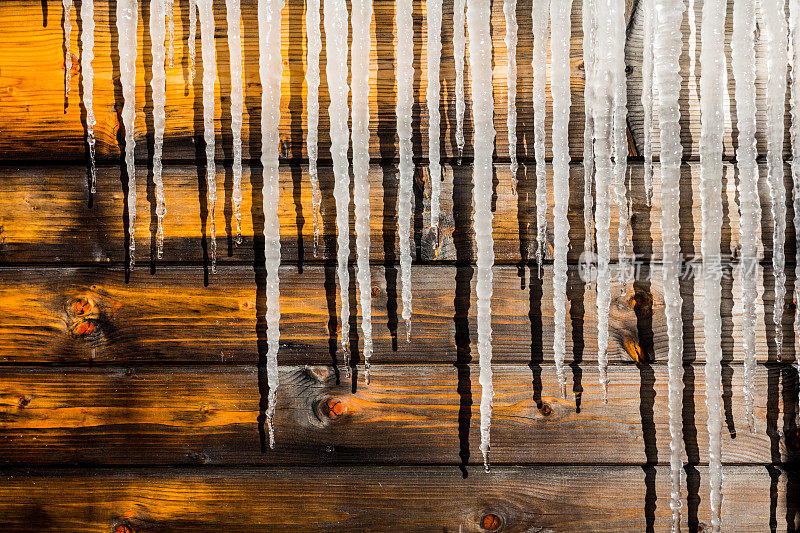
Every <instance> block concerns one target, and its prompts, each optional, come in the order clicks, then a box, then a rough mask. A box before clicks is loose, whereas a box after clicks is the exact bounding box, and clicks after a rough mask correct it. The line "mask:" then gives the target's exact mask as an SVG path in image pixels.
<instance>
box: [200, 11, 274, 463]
mask: <svg viewBox="0 0 800 533" xmlns="http://www.w3.org/2000/svg"><path fill="white" fill-rule="evenodd" d="M201 1H205V0H201ZM209 4H210V1H209ZM283 5H284V4H283V0H258V52H259V58H258V67H259V74H260V78H261V166H262V167H263V169H264V170H263V172H264V175H263V179H264V183H263V188H262V194H263V209H264V266H265V270H266V273H267V279H266V282H267V283H266V284H267V290H266V293H267V294H266V297H267V314H266V321H267V380H268V384H269V395H268V399H267V412H266V418H267V427H268V428H269V445H270V448H274V447H275V432H274V429H273V418H274V415H275V403H276V401H277V396H278V385H279V384H280V381H279V378H278V348H279V346H280V319H281V310H280V280H279V278H278V269H279V267H280V264H281V239H280V222H279V220H278V202H279V199H280V183H279V178H278V149H279V146H280V138H279V136H278V125H279V123H280V118H281V77H282V75H283V61H282V58H281V10H282V9H283ZM201 15H202V11H201ZM201 24H202V22H201ZM212 37H213V32H212ZM204 43H205V39H204ZM205 57H206V54H205V50H204V51H203V60H204V63H205ZM203 73H204V77H205V64H204V65H203Z"/></svg>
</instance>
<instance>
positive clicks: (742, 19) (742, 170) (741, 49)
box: [731, 0, 761, 431]
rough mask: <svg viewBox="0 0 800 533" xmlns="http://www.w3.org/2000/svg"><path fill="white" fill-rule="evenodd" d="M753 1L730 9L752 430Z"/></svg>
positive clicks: (757, 207) (755, 224)
mask: <svg viewBox="0 0 800 533" xmlns="http://www.w3.org/2000/svg"><path fill="white" fill-rule="evenodd" d="M755 30H756V6H755V0H737V2H735V3H734V5H733V37H732V39H731V65H732V67H733V76H734V79H735V81H736V87H735V93H734V96H735V98H734V99H735V100H736V116H737V123H736V129H737V130H738V132H739V136H738V146H737V148H736V162H737V167H738V170H739V205H740V210H741V216H740V217H739V218H740V224H741V227H740V242H741V245H742V259H741V268H742V307H743V312H742V340H743V341H744V399H745V418H746V420H747V427H748V428H749V429H750V431H754V430H755V420H754V417H753V397H754V393H755V374H756V319H757V315H756V299H757V298H758V289H757V287H756V281H757V278H758V270H757V269H758V236H759V235H761V224H760V221H761V202H760V201H759V196H758V167H757V166H756V71H755V69H754V68H753V65H755V62H756V54H755V46H754V45H755V43H754V40H755V39H754V38H755Z"/></svg>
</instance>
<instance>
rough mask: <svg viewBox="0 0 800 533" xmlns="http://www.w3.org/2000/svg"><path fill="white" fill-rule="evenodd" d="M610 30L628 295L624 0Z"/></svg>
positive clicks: (615, 8)
mask: <svg viewBox="0 0 800 533" xmlns="http://www.w3.org/2000/svg"><path fill="white" fill-rule="evenodd" d="M608 17H609V19H610V28H609V30H607V31H609V32H610V33H611V34H612V36H613V37H612V39H613V42H612V43H611V44H612V49H611V53H612V55H613V59H612V62H611V72H612V75H613V84H614V85H613V106H614V115H613V116H614V123H613V133H614V194H613V196H614V200H615V202H616V204H617V209H618V211H619V219H618V220H619V223H618V231H617V247H618V250H617V261H618V263H619V264H618V267H619V281H620V287H621V290H622V292H623V293H624V292H625V289H626V287H627V283H628V281H629V279H630V272H629V270H630V261H631V258H630V252H629V250H628V217H629V214H628V190H627V186H626V183H625V178H626V177H627V172H628V123H627V116H628V107H627V106H628V82H627V78H626V75H625V42H626V39H625V0H615V1H613V2H611V4H610V9H609V11H608Z"/></svg>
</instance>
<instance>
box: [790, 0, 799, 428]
mask: <svg viewBox="0 0 800 533" xmlns="http://www.w3.org/2000/svg"><path fill="white" fill-rule="evenodd" d="M789 43H790V44H789V50H790V54H791V55H790V57H791V66H792V90H791V94H792V99H791V103H792V107H791V109H792V129H791V133H792V195H793V201H794V204H793V205H794V231H795V236H796V239H797V240H796V242H795V250H796V252H795V253H796V254H797V255H796V261H795V278H794V297H795V301H797V299H799V298H800V0H789ZM794 327H795V331H797V330H798V329H800V305H795V315H794ZM795 364H796V366H797V373H798V375H800V357H795ZM798 416H799V417H800V413H798Z"/></svg>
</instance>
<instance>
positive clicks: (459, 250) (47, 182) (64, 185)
mask: <svg viewBox="0 0 800 533" xmlns="http://www.w3.org/2000/svg"><path fill="white" fill-rule="evenodd" d="M495 169H496V182H495V183H496V187H495V193H496V197H495V199H494V200H493V207H494V222H493V229H494V239H495V241H494V243H495V246H494V249H495V257H496V262H497V263H520V262H528V261H531V260H532V259H533V258H534V257H535V253H534V250H535V246H536V238H537V236H536V200H535V191H536V178H535V171H534V169H533V168H530V167H525V166H524V165H523V166H522V168H521V169H520V171H519V173H518V179H519V186H518V194H517V195H514V194H513V191H512V188H511V174H510V172H509V170H508V166H507V165H497V166H496V167H495ZM630 169H631V174H630V182H631V192H630V195H629V198H630V201H631V204H632V214H633V217H632V219H631V228H632V231H631V233H630V235H631V238H632V243H633V250H634V252H635V253H636V254H637V256H639V257H640V258H642V259H643V260H648V259H651V258H652V259H654V260H658V259H660V258H661V256H662V255H661V251H662V243H661V203H660V202H661V196H660V188H659V185H660V179H659V172H658V168H656V172H655V180H654V182H655V193H654V198H653V204H652V206H651V207H648V206H647V205H646V201H645V196H644V186H643V177H642V176H643V168H642V166H641V164H631V166H630ZM683 169H684V170H683V172H684V179H683V182H682V183H683V190H682V192H681V203H682V205H683V206H684V207H683V208H682V209H681V213H680V216H681V241H682V253H683V255H684V258H685V259H686V260H693V259H696V258H698V257H699V256H700V244H701V239H702V233H701V212H700V211H701V206H700V200H699V198H700V190H699V182H700V171H699V166H698V165H697V164H687V165H685V166H684V167H683ZM761 170H762V173H763V174H764V175H765V173H766V167H765V166H762V167H761ZM218 176H219V195H218V200H217V217H218V218H217V223H216V227H217V236H218V238H217V247H218V255H219V260H220V261H221V262H241V261H244V262H247V263H252V262H253V259H254V256H255V253H254V246H255V247H260V246H263V244H262V242H263V241H261V240H260V238H261V234H262V231H263V220H264V219H263V214H262V207H261V206H262V198H261V173H260V171H259V170H254V172H253V174H252V175H251V174H250V173H249V169H246V173H245V176H244V179H243V194H242V195H243V201H242V219H243V220H242V222H243V233H244V238H245V240H244V243H243V244H242V245H240V246H236V245H235V244H234V242H233V238H234V236H235V226H236V225H235V221H234V219H233V207H232V200H231V197H232V193H233V176H232V174H231V171H230V168H223V167H221V166H220V167H219V169H218ZM550 179H552V175H548V180H550ZM204 180H205V172H204V171H203V170H202V169H200V170H198V169H197V167H195V166H186V165H181V166H174V167H167V169H166V174H165V176H164V184H165V196H166V208H167V215H166V218H165V219H164V232H165V239H166V243H165V247H164V261H167V262H176V261H193V262H200V261H203V260H204V258H205V259H206V261H207V257H206V251H205V248H204V244H206V245H207V241H205V239H207V238H209V233H208V229H207V228H208V225H209V220H208V216H207V213H206V211H205V210H204V209H205V206H206V199H205V197H206V193H205V181H204ZM320 180H321V183H322V187H323V210H324V212H323V217H322V222H321V230H320V231H321V238H320V243H319V250H318V256H317V257H314V238H313V235H314V227H313V221H312V217H313V215H312V209H311V187H310V185H309V181H308V175H307V171H306V169H305V168H304V167H299V166H298V167H286V168H283V169H282V172H281V203H280V208H279V216H280V221H281V234H282V239H281V241H282V242H281V254H282V258H283V260H284V261H285V262H288V263H301V264H302V263H304V262H320V261H323V260H328V261H333V260H334V258H335V255H336V222H335V214H336V207H335V203H334V201H333V195H332V188H333V175H332V172H331V170H330V168H321V169H320ZM398 180H399V177H398V173H397V170H396V166H395V165H393V164H391V165H386V166H383V167H381V166H377V165H375V166H373V167H371V171H370V191H371V198H372V200H371V206H370V210H371V215H372V216H371V221H372V223H371V235H370V240H371V254H370V257H371V259H372V261H373V262H379V263H389V264H393V263H396V262H397V261H398V258H399V238H398V236H397V185H398ZM736 182H737V180H736V177H735V169H734V167H733V165H726V166H725V174H724V182H723V185H724V191H725V195H724V197H723V208H724V213H723V221H724V222H723V228H722V241H721V242H720V249H721V252H722V254H723V256H724V257H725V258H726V259H735V258H736V257H737V256H738V253H739V250H738V248H739V231H740V230H739V210H738V204H737V201H738V194H737V192H736ZM137 184H138V199H139V201H138V207H137V213H138V218H137V223H136V244H137V246H136V247H137V259H138V261H139V264H140V266H142V267H144V268H145V269H146V268H147V262H148V261H149V260H150V258H151V253H152V250H153V249H154V248H155V232H156V215H155V190H154V186H153V184H152V176H148V175H147V173H146V170H145V168H144V167H141V168H140V172H139V176H138V179H137ZM442 185H443V187H442V204H441V208H442V220H441V225H440V228H441V231H440V233H439V235H438V236H437V235H436V234H434V233H433V232H432V231H431V230H430V195H429V191H430V183H429V179H428V173H427V169H423V168H418V172H417V187H416V193H415V204H416V208H415V211H414V220H413V231H414V237H415V244H416V245H417V248H416V255H415V260H417V261H424V262H433V261H455V262H457V263H458V264H462V265H464V264H474V257H475V254H474V232H473V229H472V204H473V186H472V168H471V166H469V165H464V166H458V165H455V166H445V180H444V183H443V184H442ZM786 186H787V188H789V189H791V177H790V174H789V172H788V171H787V174H786ZM548 190H550V191H551V197H550V206H549V207H548V234H547V240H548V243H549V244H550V245H551V246H552V229H553V221H552V184H551V183H548ZM571 191H572V194H571V195H570V208H569V219H570V240H571V246H570V254H569V259H570V261H571V262H573V263H575V262H578V261H579V259H580V255H581V253H582V252H583V243H584V237H585V232H584V225H583V168H582V166H579V165H573V166H572V177H571ZM124 198H125V196H124V194H123V190H122V187H121V184H120V175H119V171H118V169H117V168H116V167H106V168H103V169H102V170H101V171H100V173H99V186H98V194H97V195H95V196H94V198H93V199H92V200H91V203H90V201H89V193H88V183H87V181H86V179H85V169H83V168H82V167H78V166H71V167H41V166H39V167H32V166H27V167H22V168H14V167H6V168H0V263H30V262H47V263H56V262H57V263H64V264H70V263H81V264H82V263H87V262H90V263H102V264H105V263H107V262H113V263H121V262H123V260H124V257H125V256H124V254H125V251H126V249H127V247H126V246H125V242H124V239H125V236H126V224H127V217H123V205H124V204H125V202H124ZM761 198H762V205H761V209H762V217H761V226H762V232H761V233H762V238H761V242H762V243H763V245H762V246H763V249H762V252H761V255H762V257H763V259H765V260H770V259H771V249H772V217H771V211H770V199H769V193H768V191H767V188H766V182H765V180H762V190H761ZM351 206H352V204H351ZM616 212H617V210H616V209H612V222H611V230H610V231H611V241H612V257H614V258H615V257H616V244H617V228H618V219H617V216H616ZM793 216H794V214H793V210H792V206H791V195H789V197H788V198H787V232H786V253H787V256H788V258H789V261H790V263H791V262H792V261H793V260H794V257H795V250H796V246H795V235H794V224H793ZM352 220H353V216H352V207H351V229H350V232H351V248H353V249H354V248H355V244H354V243H355V238H354V229H353V226H352ZM254 235H257V236H258V237H259V240H258V241H257V242H256V244H254V242H253V236H254Z"/></svg>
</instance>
